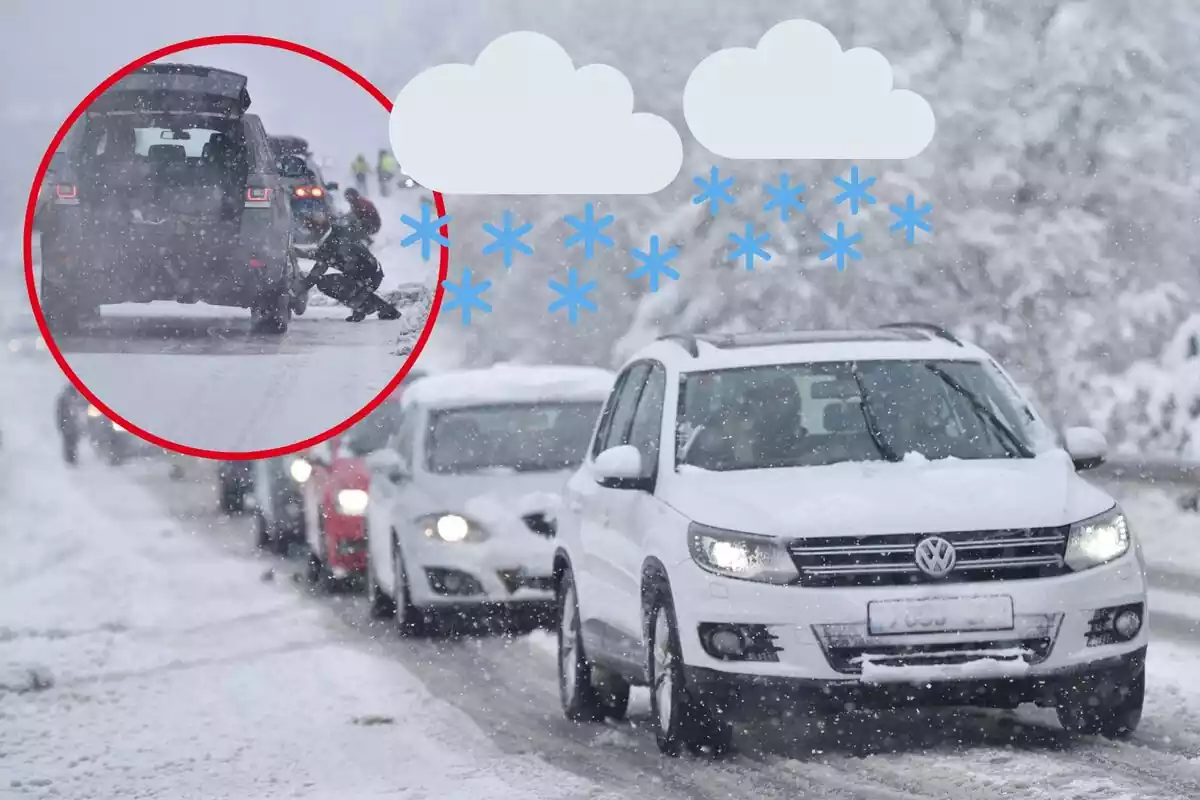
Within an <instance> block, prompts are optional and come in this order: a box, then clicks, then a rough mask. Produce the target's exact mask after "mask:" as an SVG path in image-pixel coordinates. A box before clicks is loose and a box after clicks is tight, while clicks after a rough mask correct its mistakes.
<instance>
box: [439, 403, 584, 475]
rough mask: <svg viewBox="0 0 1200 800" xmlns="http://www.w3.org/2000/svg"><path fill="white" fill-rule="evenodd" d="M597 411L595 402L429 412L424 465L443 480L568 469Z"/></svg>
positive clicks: (580, 450)
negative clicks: (501, 472)
mask: <svg viewBox="0 0 1200 800" xmlns="http://www.w3.org/2000/svg"><path fill="white" fill-rule="evenodd" d="M600 408H601V404H600V403H599V402H595V403H538V404H504V405H492V406H474V407H469V408H456V409H445V410H441V411H434V412H432V413H431V415H430V425H429V435H428V439H427V442H426V448H425V449H426V454H427V455H426V459H427V461H426V466H427V468H428V470H429V471H430V472H433V473H440V474H448V475H453V474H459V473H467V472H479V471H483V470H489V469H509V470H515V471H518V472H542V471H554V470H563V469H571V468H573V467H577V466H578V465H579V464H580V463H581V462H582V461H583V457H584V453H585V451H586V450H587V445H588V440H589V439H590V438H591V434H592V429H593V428H594V427H595V424H596V419H597V417H599V416H600Z"/></svg>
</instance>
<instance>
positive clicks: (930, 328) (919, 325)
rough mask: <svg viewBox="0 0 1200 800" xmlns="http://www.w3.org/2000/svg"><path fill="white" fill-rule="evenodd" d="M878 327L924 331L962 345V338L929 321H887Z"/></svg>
mask: <svg viewBox="0 0 1200 800" xmlns="http://www.w3.org/2000/svg"><path fill="white" fill-rule="evenodd" d="M879 327H880V328H893V329H894V328H909V329H912V330H918V331H924V332H925V333H928V334H930V335H931V336H935V337H937V338H938V339H945V340H946V341H947V342H953V343H954V344H956V345H958V346H959V347H964V346H965V345H963V343H962V340H961V339H959V338H958V337H957V336H955V335H954V334H953V333H951V332H950V331H948V330H946V329H945V328H943V327H942V326H941V325H934V324H933V323H931V322H889V323H888V324H887V325H880V326H879Z"/></svg>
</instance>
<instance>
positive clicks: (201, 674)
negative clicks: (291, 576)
mask: <svg viewBox="0 0 1200 800" xmlns="http://www.w3.org/2000/svg"><path fill="white" fill-rule="evenodd" d="M0 370H3V372H4V374H5V380H4V381H3V382H0V415H2V416H0V418H2V419H3V420H4V426H5V433H6V437H5V439H6V441H5V446H4V449H3V451H0V452H2V453H3V456H2V458H0V502H3V509H4V512H3V516H4V524H3V525H2V526H0V547H3V550H4V553H5V558H4V559H3V561H0V717H2V718H3V720H4V722H3V724H2V725H0V774H2V775H4V776H5V778H4V785H0V793H4V792H16V793H19V794H22V795H30V796H44V797H51V796H57V797H72V798H85V797H96V798H110V797H118V796H135V795H136V796H139V797H170V798H190V797H197V798H199V797H203V798H214V797H236V798H257V797H264V798H267V797H313V798H331V800H332V798H339V800H340V799H343V798H346V799H349V798H355V797H370V796H379V795H382V794H384V793H388V794H390V795H391V796H397V797H423V796H431V795H434V794H436V795H439V796H443V797H510V796H522V797H568V796H588V797H597V796H600V795H599V794H598V793H597V792H596V790H595V787H594V786H592V785H591V784H589V783H587V782H586V781H583V780H582V779H578V778H576V777H573V776H571V775H569V774H566V773H562V772H560V771H558V770H556V769H554V768H552V767H550V766H549V765H547V764H546V763H544V762H543V761H541V760H540V759H538V758H534V757H528V756H522V755H516V756H513V755H506V754H505V753H503V752H501V751H500V750H499V749H498V748H497V747H496V746H495V745H494V744H492V743H491V742H490V741H489V740H488V739H487V737H486V736H485V735H484V734H483V733H482V732H481V731H480V730H479V729H478V728H477V727H475V725H474V724H473V723H472V722H471V721H470V720H469V719H468V718H467V717H466V715H464V714H463V713H462V712H460V711H458V710H455V709H453V708H452V707H450V706H449V705H447V704H445V703H443V702H442V701H440V700H437V699H435V698H433V697H432V696H431V695H430V694H429V693H428V691H427V690H426V689H425V687H424V686H423V685H422V684H421V683H420V682H419V681H418V680H417V679H415V678H414V677H413V676H412V675H411V674H410V673H408V672H407V671H406V670H405V669H404V668H403V667H402V666H401V665H399V664H397V663H396V662H395V661H393V660H389V659H386V658H384V657H383V656H382V655H381V654H380V653H377V652H375V651H374V649H373V648H372V647H370V646H365V645H363V644H362V643H358V644H352V643H346V642H344V641H342V640H343V639H344V637H343V636H340V635H339V632H338V630H337V629H336V626H333V625H330V624H329V622H328V619H327V616H326V615H325V614H323V613H322V611H321V608H320V606H319V605H318V604H317V603H314V602H312V601H311V600H309V599H307V598H306V597H305V596H303V595H302V594H300V593H297V592H295V591H292V590H290V589H289V588H288V587H281V586H278V585H275V584H274V582H269V581H264V580H263V574H264V563H263V562H255V561H248V560H246V559H242V558H238V557H236V556H233V555H231V554H226V553H223V552H221V551H220V550H218V549H217V548H215V547H213V545H212V543H211V542H208V541H204V540H202V539H201V538H200V537H197V536H195V535H194V534H190V533H187V532H184V531H183V530H182V529H181V528H180V527H179V525H178V523H177V521H176V520H173V519H171V518H169V516H168V515H167V514H166V513H165V511H164V510H163V509H162V507H161V505H160V503H159V501H158V500H157V499H156V498H155V497H154V496H153V495H151V494H150V493H148V492H147V491H145V490H144V489H143V488H141V487H139V486H137V485H136V484H135V483H134V482H132V481H131V480H129V478H128V477H127V476H126V475H125V474H124V473H123V472H121V471H114V470H109V469H106V468H104V467H103V466H101V465H100V464H99V463H97V462H94V461H92V460H90V459H88V460H85V462H84V464H83V465H82V466H81V467H80V471H79V472H78V473H70V472H68V470H67V468H66V467H65V466H64V465H63V464H62V463H61V461H60V460H59V459H58V453H57V441H56V438H55V435H54V431H53V428H52V415H51V414H50V413H49V409H51V408H52V402H53V395H54V393H55V392H56V391H57V390H58V388H59V387H60V385H61V377H60V376H59V374H58V373H57V371H56V370H55V369H54V368H53V365H52V364H51V363H50V362H49V360H48V359H42V360H41V363H35V362H33V361H32V360H29V361H21V362H14V361H13V360H10V359H7V358H4V359H3V360H0ZM347 787H353V789H348V788H347Z"/></svg>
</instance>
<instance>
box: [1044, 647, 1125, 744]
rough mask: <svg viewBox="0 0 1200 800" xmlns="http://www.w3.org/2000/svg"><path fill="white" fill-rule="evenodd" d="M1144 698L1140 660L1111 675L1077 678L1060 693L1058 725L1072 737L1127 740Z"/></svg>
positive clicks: (1057, 702)
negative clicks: (1080, 735) (1075, 734)
mask: <svg viewBox="0 0 1200 800" xmlns="http://www.w3.org/2000/svg"><path fill="white" fill-rule="evenodd" d="M1145 697H1146V669H1145V662H1144V660H1143V659H1141V658H1138V659H1137V660H1136V663H1133V664H1131V665H1130V666H1128V667H1126V668H1123V669H1121V670H1114V671H1113V672H1112V673H1111V674H1110V675H1104V676H1097V677H1089V678H1080V679H1079V680H1077V681H1076V682H1074V683H1072V684H1071V685H1070V686H1069V687H1067V688H1066V689H1064V690H1062V691H1060V692H1059V694H1058V697H1057V698H1056V702H1055V711H1056V712H1057V713H1058V721H1059V723H1060V724H1061V725H1062V726H1063V728H1064V729H1066V730H1067V731H1069V732H1071V733H1077V734H1083V735H1085V736H1103V737H1104V738H1106V739H1118V740H1119V739H1126V738H1128V737H1129V736H1131V735H1133V733H1134V731H1136V730H1137V727H1138V725H1139V724H1140V723H1141V721H1142V704H1143V702H1144V701H1145Z"/></svg>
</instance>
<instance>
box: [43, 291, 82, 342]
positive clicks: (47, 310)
mask: <svg viewBox="0 0 1200 800" xmlns="http://www.w3.org/2000/svg"><path fill="white" fill-rule="evenodd" d="M39 300H40V302H41V306H42V315H43V316H44V317H45V318H46V324H47V325H48V326H49V327H50V331H51V332H52V333H55V334H67V335H69V334H73V333H76V332H78V330H79V328H80V326H81V324H82V322H83V318H84V317H85V316H86V314H85V313H84V309H82V308H80V306H79V303H78V302H76V300H75V299H74V298H73V297H71V296H70V295H69V294H67V292H66V290H64V289H63V288H62V287H60V286H57V285H55V284H53V283H47V282H46V281H42V292H41V296H40V298H39Z"/></svg>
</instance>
